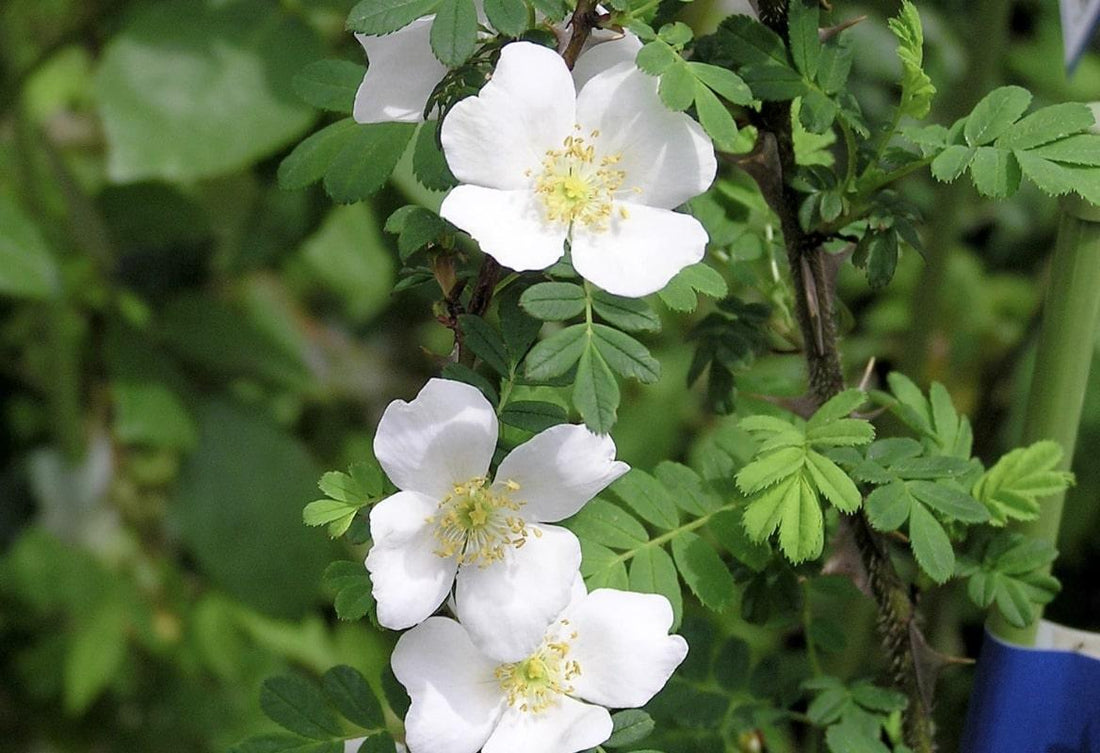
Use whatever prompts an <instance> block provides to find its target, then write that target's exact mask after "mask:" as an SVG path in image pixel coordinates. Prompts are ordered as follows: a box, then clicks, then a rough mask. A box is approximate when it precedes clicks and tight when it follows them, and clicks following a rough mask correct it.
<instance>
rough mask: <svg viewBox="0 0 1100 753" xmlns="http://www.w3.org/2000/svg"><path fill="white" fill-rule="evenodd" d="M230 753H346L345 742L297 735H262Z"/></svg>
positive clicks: (241, 744) (231, 750)
mask: <svg viewBox="0 0 1100 753" xmlns="http://www.w3.org/2000/svg"><path fill="white" fill-rule="evenodd" d="M229 753H344V741H343V740H326V741H318V740H307V739H305V738H302V737H298V736H297V735H285V734H277V735H260V736H259V737H252V738H249V739H248V740H245V741H244V742H243V743H240V744H239V745H234V746H233V747H232V748H230V750H229Z"/></svg>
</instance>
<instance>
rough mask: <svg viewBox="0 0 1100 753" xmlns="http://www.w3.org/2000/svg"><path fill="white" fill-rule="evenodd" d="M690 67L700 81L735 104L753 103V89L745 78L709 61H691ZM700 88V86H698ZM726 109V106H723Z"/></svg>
mask: <svg viewBox="0 0 1100 753" xmlns="http://www.w3.org/2000/svg"><path fill="white" fill-rule="evenodd" d="M688 68H689V69H690V70H691V72H692V74H693V75H694V76H695V78H696V79H697V81H698V82H700V83H702V84H703V85H705V86H706V87H707V88H708V89H712V90H714V91H715V92H717V93H718V94H720V95H722V96H723V97H724V98H725V99H726V100H727V101H729V102H732V103H733V104H735V105H748V104H751V103H752V100H753V97H752V90H751V89H750V88H749V85H748V84H746V83H745V81H744V79H742V78H741V77H740V76H738V75H737V74H736V73H734V72H733V71H731V70H728V69H726V68H722V67H719V66H717V65H710V64H709V63H699V62H695V61H692V62H689V63H688ZM696 89H697V90H698V87H696ZM723 109H724V108H723Z"/></svg>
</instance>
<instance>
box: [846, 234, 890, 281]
mask: <svg viewBox="0 0 1100 753" xmlns="http://www.w3.org/2000/svg"><path fill="white" fill-rule="evenodd" d="M898 250H899V249H898V234H897V233H896V232H894V231H893V229H891V230H887V231H886V232H881V233H880V232H874V231H871V232H868V233H867V234H866V235H864V236H863V237H862V238H861V239H860V241H859V245H858V246H856V252H855V254H854V255H853V256H852V262H853V263H854V264H855V265H856V266H859V267H863V269H864V270H865V271H866V273H867V283H868V284H869V285H870V286H871V288H872V289H873V290H878V289H880V288H883V287H885V286H886V285H887V284H889V282H890V280H892V279H894V271H895V270H896V269H897V266H898Z"/></svg>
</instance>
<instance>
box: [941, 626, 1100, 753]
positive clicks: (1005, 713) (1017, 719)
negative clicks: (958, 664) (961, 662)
mask: <svg viewBox="0 0 1100 753" xmlns="http://www.w3.org/2000/svg"><path fill="white" fill-rule="evenodd" d="M1047 628H1048V630H1047V633H1048V634H1049V633H1050V631H1051V629H1053V630H1055V631H1061V638H1060V639H1059V640H1058V641H1057V645H1059V646H1060V648H1058V649H1049V648H1040V649H1036V648H1022V647H1020V646H1013V645H1009V644H1007V643H1003V642H1001V641H999V640H997V638H995V637H994V636H993V635H991V634H989V633H988V632H987V633H986V635H985V643H984V645H983V646H982V652H981V656H980V658H979V659H978V667H977V672H976V675H975V677H974V689H973V691H972V692H971V696H970V709H969V712H968V714H967V720H966V728H965V731H964V733H963V740H962V745H961V746H960V750H961V751H962V753H1100V659H1097V658H1094V657H1092V656H1088V655H1086V654H1083V653H1080V652H1078V651H1074V650H1070V649H1072V648H1075V647H1076V645H1075V643H1074V641H1075V638H1074V636H1082V637H1083V639H1082V640H1081V641H1078V643H1082V644H1083V643H1084V642H1088V643H1090V644H1091V643H1092V642H1094V641H1096V640H1097V639H1098V637H1097V636H1095V635H1094V634H1087V633H1080V632H1078V631H1067V630H1064V629H1061V628H1058V627H1057V626H1050V625H1049V624H1048V625H1047ZM1067 636H1068V640H1067ZM1061 647H1065V648H1061Z"/></svg>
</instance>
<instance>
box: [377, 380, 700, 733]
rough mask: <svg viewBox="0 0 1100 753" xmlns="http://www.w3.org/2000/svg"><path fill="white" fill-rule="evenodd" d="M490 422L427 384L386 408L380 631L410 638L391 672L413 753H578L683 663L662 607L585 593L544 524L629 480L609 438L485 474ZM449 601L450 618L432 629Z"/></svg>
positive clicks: (553, 443) (537, 443)
mask: <svg viewBox="0 0 1100 753" xmlns="http://www.w3.org/2000/svg"><path fill="white" fill-rule="evenodd" d="M497 428H498V427H497V419H496V415H495V413H494V411H493V408H492V406H491V405H490V404H489V402H488V401H487V400H486V399H485V398H484V397H483V396H482V395H481V393H480V392H479V391H478V390H477V389H475V388H474V387H471V386H469V385H466V384H463V383H460V382H453V381H447V380H443V379H432V380H431V381H429V382H428V384H427V385H425V387H424V388H423V389H422V390H421V392H420V394H419V395H418V396H417V397H416V399H414V400H413V401H411V402H404V401H396V402H394V403H391V404H390V406H389V407H388V408H387V409H386V411H385V413H384V414H383V416H382V420H381V422H380V423H379V426H378V431H377V433H376V435H375V441H374V451H375V455H376V457H377V458H378V461H379V463H380V464H381V466H382V468H383V470H385V472H386V474H387V475H388V476H389V478H390V480H391V481H392V482H393V483H394V485H395V486H396V487H397V488H398V490H399V491H398V492H397V493H396V494H393V495H392V496H390V497H388V498H386V499H384V500H383V501H381V502H379V503H378V504H377V505H376V506H375V507H374V508H373V509H372V510H371V514H370V528H371V536H372V538H373V541H374V544H373V546H372V547H371V549H370V552H369V553H368V555H367V559H366V566H367V569H368V570H369V571H370V574H371V579H372V582H373V593H374V597H375V599H376V601H377V603H378V621H379V622H380V623H381V624H382V625H383V626H385V627H389V628H393V629H405V628H410V627H411V628H412V629H410V630H408V632H406V633H405V634H404V635H402V636H401V638H400V639H399V640H398V642H397V647H396V648H395V650H394V653H393V659H392V664H393V670H394V674H395V675H396V677H397V679H398V680H399V681H400V682H401V683H402V684H403V685H404V686H405V687H406V689H407V690H408V692H409V695H410V697H411V699H412V705H411V707H410V709H409V712H408V715H407V717H406V720H405V725H406V744H407V746H408V748H409V750H410V751H411V753H475V751H478V750H483V751H485V753H503V752H504V751H516V750H522V751H526V752H530V753H542V752H545V753H575V752H576V751H580V750H584V749H587V748H591V747H593V746H595V745H598V744H600V743H601V742H603V741H604V740H606V739H607V738H608V736H609V735H610V734H611V726H612V725H611V717H610V714H609V712H608V710H607V707H611V708H626V707H636V706H641V705H643V704H645V703H646V702H647V701H648V700H649V699H650V698H651V697H652V696H653V695H654V694H655V693H656V692H657V691H658V690H660V689H661V687H662V686H663V685H664V684H665V682H666V681H667V680H668V678H669V676H670V675H671V674H672V672H673V670H674V669H675V668H676V667H677V666H678V665H679V664H680V662H681V661H683V659H684V657H685V655H686V654H687V644H686V643H685V642H684V640H683V639H682V638H681V637H679V636H677V635H669V634H668V631H669V628H670V627H671V625H672V621H673V617H672V608H671V606H670V605H669V603H668V600H667V599H665V598H664V597H663V596H658V595H654V594H640V593H626V592H621V591H614V590H609V589H598V590H596V591H593V592H591V593H588V592H587V591H586V590H585V587H584V584H583V581H582V580H581V578H580V573H579V568H580V558H581V555H580V545H579V542H578V541H577V539H576V537H575V536H574V535H573V534H572V533H571V532H570V531H568V530H566V529H565V528H562V527H560V526H556V525H552V524H553V523H555V522H557V521H560V520H563V519H564V518H567V517H569V516H571V515H573V514H574V513H576V512H577V511H578V510H579V509H580V508H581V507H582V506H583V505H584V504H585V503H586V502H587V501H588V500H589V499H591V498H592V497H593V496H594V495H596V494H597V493H599V492H600V491H601V490H602V489H603V488H604V487H606V486H607V485H608V484H610V483H611V482H612V481H614V480H615V479H617V478H618V477H619V476H621V475H622V474H624V473H625V472H626V471H627V470H628V467H627V465H626V464H625V463H622V462H620V461H618V460H616V459H615V444H614V442H613V441H612V440H611V438H610V437H606V436H597V435H595V434H592V433H591V432H589V431H588V430H587V429H586V428H584V427H583V426H577V425H569V424H566V425H559V426H555V427H552V428H550V429H547V430H546V431H543V432H542V433H540V434H537V435H536V436H534V437H533V438H532V439H530V440H529V441H527V442H525V443H524V444H521V445H520V446H518V447H516V448H515V449H514V450H512V451H511V452H510V453H508V454H507V455H506V456H505V457H504V458H503V460H501V462H500V463H499V465H498V466H497V470H496V474H495V475H494V476H492V477H490V474H489V470H490V464H491V461H492V458H493V454H494V452H495V450H496V445H497ZM445 602H446V603H447V605H448V607H449V611H450V612H451V613H453V615H454V616H455V617H457V619H452V618H450V617H445V616H432V615H433V614H434V613H435V612H436V611H437V610H439V608H440V607H441V606H442V605H443V604H444V603H445Z"/></svg>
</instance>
